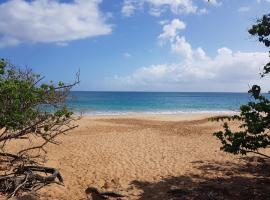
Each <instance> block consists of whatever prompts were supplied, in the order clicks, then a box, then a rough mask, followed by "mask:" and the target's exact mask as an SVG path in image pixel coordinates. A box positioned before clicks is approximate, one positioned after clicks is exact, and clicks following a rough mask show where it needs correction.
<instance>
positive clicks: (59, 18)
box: [0, 0, 112, 47]
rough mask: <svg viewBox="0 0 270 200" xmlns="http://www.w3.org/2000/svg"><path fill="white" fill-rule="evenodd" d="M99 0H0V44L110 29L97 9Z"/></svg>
mask: <svg viewBox="0 0 270 200" xmlns="http://www.w3.org/2000/svg"><path fill="white" fill-rule="evenodd" d="M100 2H101V0H91V1H89V0H74V1H72V2H69V3H64V2H60V1H57V0H33V1H26V0H9V1H7V2H5V3H1V4H0V47H5V46H12V45H17V44H20V43H37V42H42V43H57V44H59V45H63V44H64V45H66V44H67V42H68V41H72V40H77V39H83V38H88V37H93V36H99V35H106V34H109V33H111V31H112V29H111V26H110V25H108V24H106V22H105V17H104V15H103V14H102V13H101V11H100V10H99V7H98V5H99V3H100Z"/></svg>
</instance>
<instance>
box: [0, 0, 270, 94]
mask: <svg viewBox="0 0 270 200" xmlns="http://www.w3.org/2000/svg"><path fill="white" fill-rule="evenodd" d="M269 12H270V0H210V1H209V2H208V0H0V57H2V58H5V59H7V60H8V61H9V62H11V63H13V64H15V65H18V66H20V67H23V68H24V67H28V68H32V69H33V70H34V71H35V72H36V73H39V74H42V75H44V76H45V77H46V79H45V80H47V81H49V80H54V81H58V80H61V81H64V82H66V83H71V82H72V81H73V80H74V79H75V74H76V72H78V71H80V80H81V83H80V84H79V85H78V86H76V87H75V88H74V90H78V91H179V92H246V91H247V90H248V89H249V87H251V85H252V84H261V85H262V86H263V89H264V90H267V89H269V88H267V86H269V83H270V79H269V78H267V77H266V78H264V79H263V80H262V79H260V76H259V72H260V70H261V69H262V66H263V65H264V64H265V63H266V62H267V60H268V59H269V56H268V53H267V51H268V49H266V48H264V47H263V45H262V44H260V43H259V42H258V41H257V40H256V38H253V37H251V36H250V35H249V34H248V28H249V27H251V26H252V24H254V23H255V22H256V19H258V18H260V17H261V16H262V15H263V14H267V13H269Z"/></svg>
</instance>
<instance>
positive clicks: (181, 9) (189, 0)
mask: <svg viewBox="0 0 270 200" xmlns="http://www.w3.org/2000/svg"><path fill="white" fill-rule="evenodd" d="M210 4H211V5H220V3H219V2H217V1H216V0H212V1H211V2H210ZM138 5H139V6H138ZM144 5H146V7H147V8H149V11H148V12H149V14H150V15H152V16H156V17H158V16H160V15H161V14H162V13H164V12H166V11H170V12H172V13H173V14H176V15H179V14H190V13H191V14H203V13H207V10H206V9H205V8H198V6H197V5H196V4H195V3H194V0H124V2H123V6H122V14H123V15H124V16H131V15H132V14H133V13H134V12H135V10H136V9H138V8H140V9H141V8H142V7H143V6H144Z"/></svg>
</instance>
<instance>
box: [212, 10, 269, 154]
mask: <svg viewBox="0 0 270 200" xmlns="http://www.w3.org/2000/svg"><path fill="white" fill-rule="evenodd" d="M249 33H250V34H251V35H252V36H256V37H258V39H259V42H261V43H263V44H264V46H265V47H270V38H269V35H270V14H269V15H264V16H263V17H262V18H261V19H259V20H257V22H256V24H254V25H253V26H252V27H251V29H250V30H249ZM269 54H270V52H269ZM269 73H270V62H269V63H267V64H266V65H265V66H264V67H263V71H262V73H261V77H264V76H265V75H267V74H269ZM249 94H250V95H251V96H252V98H253V101H250V102H248V104H246V105H242V106H241V107H240V114H239V115H234V116H232V117H219V118H217V120H238V121H240V122H241V125H240V126H239V131H232V130H231V128H230V126H229V125H228V123H227V122H225V123H224V130H223V131H219V132H216V133H214V135H215V136H216V137H217V138H218V139H219V140H220V141H221V142H222V147H221V149H222V150H224V151H226V152H229V153H233V154H239V153H240V154H246V153H248V152H253V153H257V154H260V155H263V156H266V157H268V156H267V155H265V154H262V153H260V152H259V151H258V150H259V149H260V148H267V147H268V146H269V145H270V135H269V128H270V101H269V99H267V98H266V97H265V96H264V95H263V94H262V93H261V87H260V86H258V85H253V86H252V88H251V89H250V90H249Z"/></svg>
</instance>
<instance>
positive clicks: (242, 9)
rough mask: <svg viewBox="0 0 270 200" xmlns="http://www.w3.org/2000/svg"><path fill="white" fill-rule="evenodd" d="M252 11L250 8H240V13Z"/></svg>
mask: <svg viewBox="0 0 270 200" xmlns="http://www.w3.org/2000/svg"><path fill="white" fill-rule="evenodd" d="M249 10H250V7H249V6H243V7H240V8H238V12H241V13H243V12H248V11H249Z"/></svg>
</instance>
